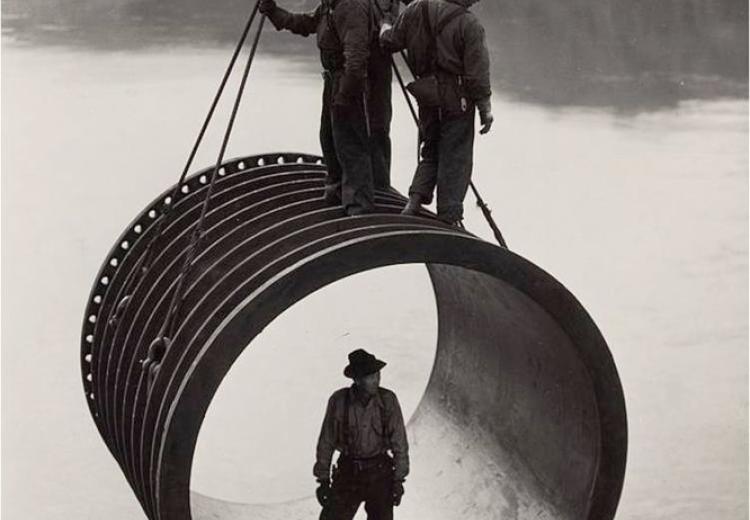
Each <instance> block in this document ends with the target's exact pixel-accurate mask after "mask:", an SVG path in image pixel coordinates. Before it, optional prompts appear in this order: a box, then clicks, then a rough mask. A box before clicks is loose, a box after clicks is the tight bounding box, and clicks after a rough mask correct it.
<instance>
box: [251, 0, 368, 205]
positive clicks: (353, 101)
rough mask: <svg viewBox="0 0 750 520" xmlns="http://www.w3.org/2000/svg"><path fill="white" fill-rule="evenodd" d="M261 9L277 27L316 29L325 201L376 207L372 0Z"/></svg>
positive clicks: (268, 4)
mask: <svg viewBox="0 0 750 520" xmlns="http://www.w3.org/2000/svg"><path fill="white" fill-rule="evenodd" d="M334 3H335V9H334ZM260 11H261V12H262V13H263V14H265V15H266V16H268V18H269V20H271V23H273V25H274V26H275V27H276V29H277V30H282V29H286V30H288V31H291V32H293V33H295V34H299V35H302V36H308V35H310V34H313V33H316V34H317V39H318V48H319V49H320V61H321V64H322V66H323V71H324V72H323V77H324V78H325V82H324V89H323V109H322V113H321V122H320V145H321V148H322V151H323V157H324V159H325V161H326V165H327V168H328V178H327V181H326V191H325V200H326V202H327V203H328V204H330V205H338V204H342V205H343V206H344V208H345V210H346V212H347V214H348V215H359V214H362V213H370V212H372V211H373V209H374V193H373V174H372V164H371V159H370V128H369V121H368V116H367V113H366V108H365V107H366V104H367V98H366V83H367V68H368V58H369V54H370V46H371V41H372V20H373V16H372V11H371V6H370V0H322V2H321V3H320V5H318V7H317V8H316V9H315V10H314V11H313V12H311V13H290V12H288V11H286V10H284V9H282V8H280V7H278V6H277V5H276V2H275V1H274V0H261V3H260Z"/></svg>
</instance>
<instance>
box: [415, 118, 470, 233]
mask: <svg viewBox="0 0 750 520" xmlns="http://www.w3.org/2000/svg"><path fill="white" fill-rule="evenodd" d="M419 120H420V126H421V128H420V131H421V134H422V145H421V148H420V160H419V165H418V166H417V171H416V172H415V174H414V179H413V180H412V183H411V187H410V188H409V195H413V194H418V195H420V196H421V198H422V201H423V203H424V204H430V203H431V202H432V199H433V191H435V188H436V187H437V214H438V218H440V219H441V220H444V221H446V222H456V221H459V220H462V219H463V215H464V206H463V202H464V199H465V198H466V192H467V190H468V189H469V182H471V172H472V169H473V162H474V108H473V107H471V109H470V110H468V111H466V112H463V113H462V112H457V113H451V114H449V115H447V116H443V117H441V111H440V110H439V109H438V108H425V109H423V108H421V107H420V109H419Z"/></svg>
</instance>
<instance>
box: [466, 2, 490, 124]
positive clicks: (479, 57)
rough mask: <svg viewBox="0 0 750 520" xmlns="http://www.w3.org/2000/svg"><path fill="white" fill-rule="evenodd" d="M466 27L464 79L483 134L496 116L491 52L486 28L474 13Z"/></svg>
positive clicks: (469, 17)
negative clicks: (494, 115)
mask: <svg viewBox="0 0 750 520" xmlns="http://www.w3.org/2000/svg"><path fill="white" fill-rule="evenodd" d="M467 18H468V19H469V20H470V21H469V23H467V24H466V26H465V29H464V55H463V62H464V63H463V64H464V72H465V75H464V80H465V82H466V83H465V85H466V93H467V95H468V97H469V99H471V101H473V102H474V103H476V105H477V109H478V110H479V119H480V122H481V123H482V129H481V130H480V131H479V132H480V133H481V134H486V133H487V132H489V131H490V128H491V127H492V123H493V121H494V117H493V116H492V101H491V100H492V88H491V86H490V53H489V51H488V50H487V42H486V39H485V35H484V28H483V27H482V25H481V24H480V23H479V20H477V19H476V18H475V17H474V16H473V15H471V16H467Z"/></svg>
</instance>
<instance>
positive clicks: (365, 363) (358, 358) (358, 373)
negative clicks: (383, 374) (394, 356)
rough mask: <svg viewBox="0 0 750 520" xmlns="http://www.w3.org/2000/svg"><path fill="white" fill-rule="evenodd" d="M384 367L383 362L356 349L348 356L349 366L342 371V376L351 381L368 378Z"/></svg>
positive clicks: (364, 351)
mask: <svg viewBox="0 0 750 520" xmlns="http://www.w3.org/2000/svg"><path fill="white" fill-rule="evenodd" d="M385 365H386V363H385V362H384V361H380V360H379V359H378V358H376V357H375V356H373V355H372V354H370V353H369V352H367V351H366V350H363V349H357V350H355V351H354V352H352V353H350V354H349V364H348V365H347V367H346V368H345V369H344V375H345V376H346V377H349V378H351V379H357V378H360V377H365V376H369V375H370V374H374V373H375V372H378V371H380V369H381V368H383V367H384V366H385Z"/></svg>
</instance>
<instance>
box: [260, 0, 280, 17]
mask: <svg viewBox="0 0 750 520" xmlns="http://www.w3.org/2000/svg"><path fill="white" fill-rule="evenodd" d="M258 10H259V11H260V14H264V15H266V16H270V15H271V14H272V13H273V12H274V11H275V10H276V2H275V0H260V7H259V8H258Z"/></svg>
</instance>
